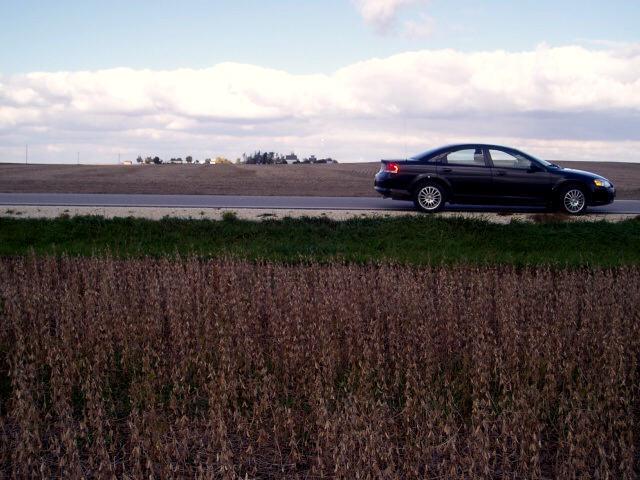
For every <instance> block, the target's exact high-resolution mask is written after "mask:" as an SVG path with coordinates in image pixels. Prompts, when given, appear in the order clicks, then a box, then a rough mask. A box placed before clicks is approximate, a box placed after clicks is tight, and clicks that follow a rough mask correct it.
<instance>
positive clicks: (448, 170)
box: [442, 168, 453, 173]
mask: <svg viewBox="0 0 640 480" xmlns="http://www.w3.org/2000/svg"><path fill="white" fill-rule="evenodd" d="M442 171H443V172H444V173H451V172H452V171H453V170H452V169H450V168H443V169H442Z"/></svg>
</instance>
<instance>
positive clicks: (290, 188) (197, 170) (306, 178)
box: [0, 162, 640, 198]
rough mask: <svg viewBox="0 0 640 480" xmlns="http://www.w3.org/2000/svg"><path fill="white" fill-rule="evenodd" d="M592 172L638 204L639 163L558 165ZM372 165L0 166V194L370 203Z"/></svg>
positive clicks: (375, 170) (571, 163)
mask: <svg viewBox="0 0 640 480" xmlns="http://www.w3.org/2000/svg"><path fill="white" fill-rule="evenodd" d="M562 165H563V166H566V167H570V168H576V169H580V170H589V171H594V172H597V173H599V174H601V175H603V176H605V177H607V178H609V179H610V180H611V181H612V182H613V183H614V185H615V186H616V188H617V189H618V198H640V163H614V162H562ZM379 168H380V164H379V163H377V162H370V163H344V164H338V165H304V164H303V165H143V166H138V165H136V166H119V165H80V166H76V165H17V164H4V165H2V164H0V192H6V193H18V192H23V193H33V192H38V193H150V194H178V195H179V194H191V195H201V194H208V195H304V196H326V197H375V196H377V194H376V192H375V191H374V189H373V176H374V175H375V173H376V172H377V171H378V169H379Z"/></svg>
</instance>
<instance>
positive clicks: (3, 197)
mask: <svg viewBox="0 0 640 480" xmlns="http://www.w3.org/2000/svg"><path fill="white" fill-rule="evenodd" d="M0 205H35V206H70V207H160V208H162V207H167V208H238V209H240V208H252V209H259V208H264V209H299V210H395V211H398V210H400V211H402V210H412V209H413V208H414V207H413V203H412V202H405V201H397V200H390V199H383V198H376V197H289V196H238V195H132V194H84V193H0ZM446 210H449V211H461V212H462V211H464V212H539V211H542V210H544V209H542V208H539V207H521V206H517V207H511V206H510V207H502V206H494V205H447V208H446ZM589 212H592V213H629V214H636V213H637V214H640V200H616V201H615V202H614V203H613V204H611V205H605V206H603V207H591V208H589Z"/></svg>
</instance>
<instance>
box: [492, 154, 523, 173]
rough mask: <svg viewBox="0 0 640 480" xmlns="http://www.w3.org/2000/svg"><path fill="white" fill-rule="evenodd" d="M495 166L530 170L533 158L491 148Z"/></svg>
mask: <svg viewBox="0 0 640 480" xmlns="http://www.w3.org/2000/svg"><path fill="white" fill-rule="evenodd" d="M489 155H491V161H492V162H493V166H494V167H497V168H518V169H521V170H529V169H530V168H531V160H529V159H528V158H524V157H523V156H520V155H512V154H510V153H507V152H505V151H502V150H489Z"/></svg>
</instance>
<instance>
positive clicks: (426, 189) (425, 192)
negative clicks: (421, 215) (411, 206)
mask: <svg viewBox="0 0 640 480" xmlns="http://www.w3.org/2000/svg"><path fill="white" fill-rule="evenodd" d="M445 200H446V198H445V192H444V189H443V188H442V187H441V186H440V185H438V184H437V183H424V184H422V185H420V186H419V187H418V188H417V189H416V191H415V192H414V194H413V203H415V205H416V207H417V208H418V209H419V210H420V211H422V212H427V213H433V212H437V211H439V210H442V207H444V204H445Z"/></svg>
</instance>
